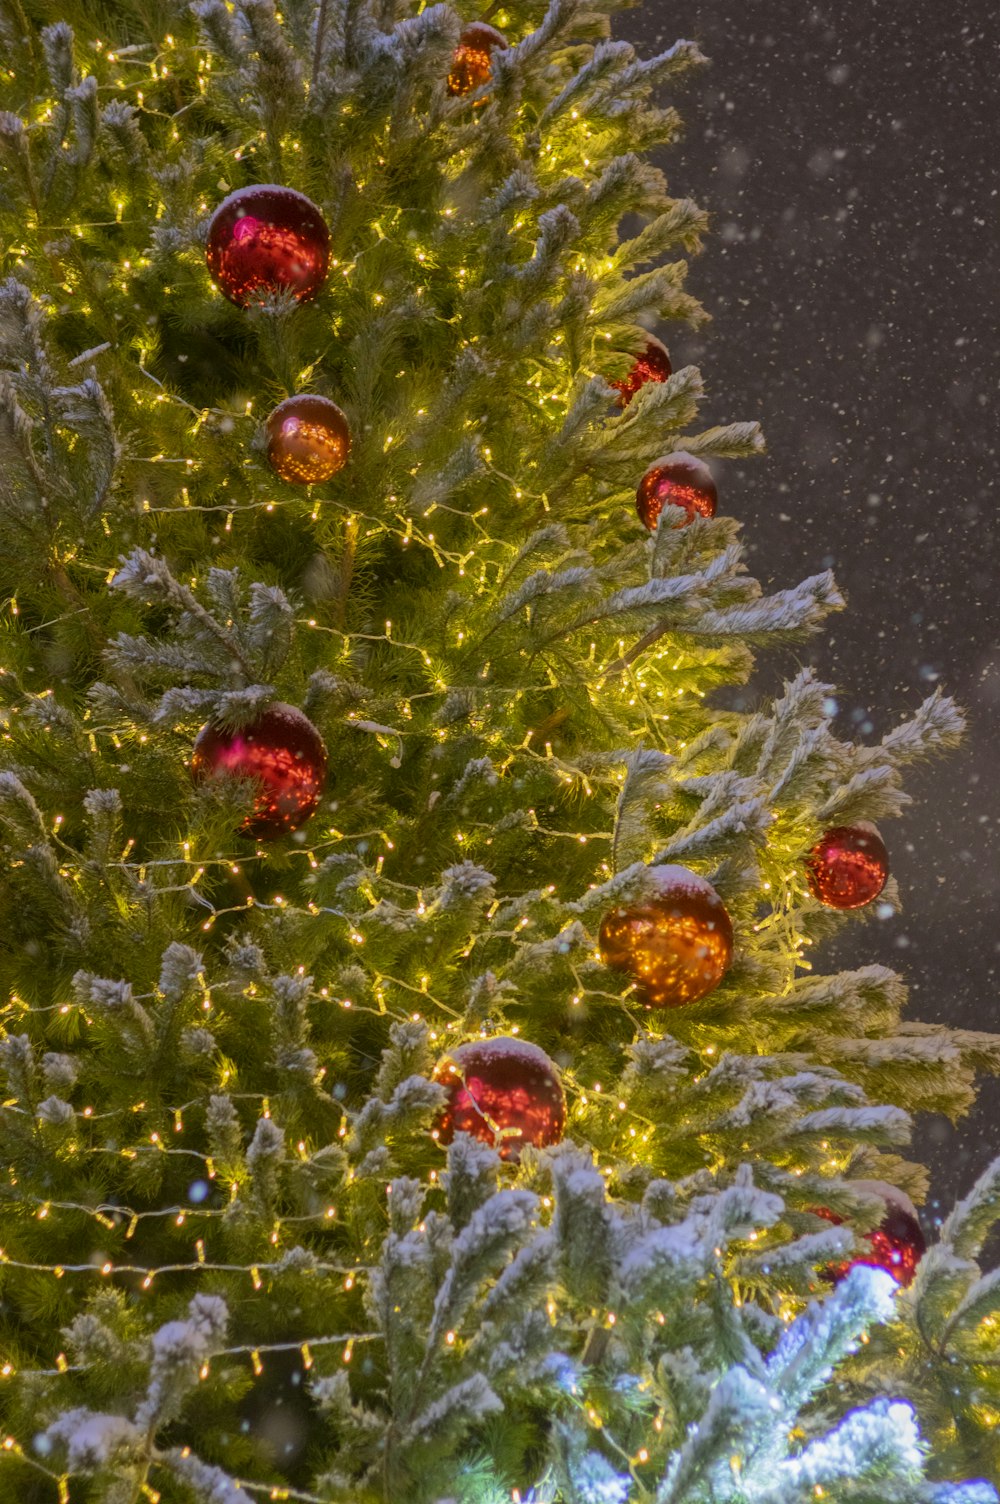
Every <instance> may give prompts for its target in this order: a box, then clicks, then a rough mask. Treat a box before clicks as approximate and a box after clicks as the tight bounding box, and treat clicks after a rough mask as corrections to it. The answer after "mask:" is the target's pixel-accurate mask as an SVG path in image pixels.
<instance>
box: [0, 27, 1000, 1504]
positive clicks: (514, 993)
mask: <svg viewBox="0 0 1000 1504" xmlns="http://www.w3.org/2000/svg"><path fill="white" fill-rule="evenodd" d="M73 3H74V9H73V11H72V13H68V12H67V10H66V6H65V4H64V3H63V0H60V3H59V4H58V6H57V7H56V8H55V9H54V10H52V11H51V13H50V11H49V9H48V8H47V4H46V0H0V37H2V55H3V62H2V65H0V85H2V103H3V105H4V113H2V114H0V147H2V156H0V162H2V168H0V170H2V185H3V187H2V195H0V230H2V245H3V267H2V271H3V277H4V280H3V282H2V285H0V461H2V463H0V604H2V611H0V623H2V628H0V630H2V638H0V704H2V715H0V726H2V732H3V740H2V745H0V894H2V912H3V917H4V923H3V929H2V935H0V1004H2V1007H3V1018H2V1028H3V1032H2V1039H0V1066H2V1071H3V1076H4V1082H5V1086H4V1100H3V1104H2V1107H0V1148H2V1158H3V1165H4V1168H3V1171H2V1172H0V1406H2V1421H0V1426H2V1430H0V1437H2V1446H0V1500H2V1501H18V1504H22V1501H23V1504H56V1501H70V1504H141V1501H144V1500H148V1501H152V1504H155V1501H162V1504H191V1501H198V1504H248V1501H251V1500H263V1499H294V1500H299V1501H304V1504H319V1501H323V1504H327V1501H331V1504H333V1501H345V1504H346V1501H348V1500H350V1501H352V1504H354V1501H372V1504H375V1501H385V1504H389V1501H392V1504H398V1501H399V1500H404V1499H405V1500H413V1501H414V1504H430V1501H434V1500H445V1499H447V1500H454V1501H456V1504H508V1501H513V1504H526V1501H528V1500H529V1499H532V1500H537V1501H539V1504H543V1501H544V1504H549V1501H556V1500H561V1501H566V1504H626V1501H635V1504H640V1501H643V1500H654V1499H655V1500H656V1504H709V1501H711V1504H727V1501H732V1504H737V1501H755V1504H779V1501H780V1504H793V1501H794V1504H800V1501H806V1500H814V1499H822V1498H824V1497H826V1498H831V1499H834V1500H836V1501H857V1504H861V1501H867V1504H871V1501H876V1500H877V1501H879V1504H886V1501H890V1504H902V1501H913V1504H916V1501H936V1504H986V1501H990V1500H995V1498H996V1495H995V1493H994V1491H993V1488H992V1486H991V1481H990V1480H993V1481H995V1480H996V1479H997V1477H998V1476H1000V1427H998V1422H1000V1343H998V1340H997V1333H998V1330H1000V1325H998V1324H1000V1277H998V1276H997V1275H996V1274H991V1273H986V1274H983V1273H982V1271H981V1269H980V1267H979V1265H978V1263H977V1259H978V1258H979V1256H980V1254H981V1250H982V1247H983V1244H984V1241H985V1239H986V1238H987V1236H988V1234H989V1232H990V1230H991V1228H992V1226H993V1224H994V1222H995V1220H997V1219H998V1218H1000V1167H997V1168H995V1169H994V1170H993V1171H992V1172H990V1173H988V1174H987V1175H986V1176H985V1177H984V1179H983V1180H982V1181H981V1182H980V1183H979V1185H978V1186H975V1187H971V1188H970V1187H964V1188H960V1190H964V1191H965V1192H966V1194H965V1196H964V1199H961V1200H959V1201H958V1204H957V1205H956V1206H955V1208H954V1210H953V1211H952V1212H951V1214H950V1216H949V1217H948V1218H947V1220H946V1221H945V1223H944V1225H943V1226H942V1227H941V1228H940V1229H938V1230H937V1231H936V1233H934V1232H931V1230H930V1229H928V1232H931V1237H930V1246H929V1247H928V1246H926V1244H925V1233H924V1231H922V1229H921V1225H920V1221H919V1217H918V1213H917V1209H916V1205H915V1203H919V1202H920V1201H921V1200H922V1198H923V1196H924V1194H925V1191H926V1176H925V1172H924V1171H923V1169H922V1168H921V1167H920V1166H919V1165H918V1164H916V1163H913V1162H911V1161H910V1160H908V1159H907V1158H906V1157H905V1150H906V1145H907V1143H908V1139H909V1134H910V1129H911V1118H912V1114H914V1113H915V1112H917V1111H933V1112H938V1113H946V1114H949V1115H951V1116H953V1117H954V1116H957V1115H959V1114H961V1112H962V1111H963V1110H964V1109H965V1108H966V1107H967V1106H968V1105H969V1103H970V1102H971V1100H972V1095H973V1090H974V1079H975V1074H976V1072H977V1071H991V1070H995V1069H996V1068H997V1067H998V1066H1000V1038H998V1037H996V1036H993V1035H987V1034H970V1033H968V1032H960V1031H954V1030H949V1029H946V1028H943V1027H939V1026H932V1025H929V1024H924V1023H921V1022H920V1021H918V1020H916V1019H914V1018H912V1017H910V1016H907V1017H905V1018H904V1004H905V991H904V986H903V983H902V981H901V980H900V978H898V977H897V976H896V975H894V974H893V973H891V972H890V971H888V970H887V969H885V968H884V967H881V966H877V965H870V966H864V967H862V968H860V969H858V970H854V971H848V972H840V973H836V972H834V973H832V974H830V973H829V972H826V971H824V970H823V965H822V945H821V942H823V941H824V940H825V939H827V938H828V937H830V936H832V935H834V934H835V933H836V932H837V931H838V930H839V929H840V927H841V926H842V925H843V924H845V923H854V922H858V921H859V920H860V921H864V920H866V919H871V918H872V917H877V916H880V915H881V916H883V917H884V915H885V914H887V913H889V912H891V910H892V909H893V907H894V906H895V905H896V904H897V902H898V894H897V891H896V888H895V885H894V882H893V879H892V878H891V877H890V876H889V862H890V855H889V849H888V846H889V845H891V833H892V829H893V827H892V826H891V824H890V822H891V821H892V819H893V817H895V816H897V815H899V814H900V813H901V811H902V810H903V808H904V806H905V804H906V799H907V796H906V795H905V794H904V793H903V792H902V788H901V775H902V771H903V770H904V768H905V767H906V765H907V764H909V763H911V762H913V761H914V760H915V759H918V758H921V757H923V756H925V755H926V754H929V753H932V752H935V751H937V750H939V749H943V748H947V747H949V746H951V745H952V744H953V743H954V742H955V741H956V740H957V738H958V735H959V733H960V730H961V716H960V713H959V711H958V710H957V709H956V707H955V706H954V705H953V704H952V703H951V702H950V701H949V700H948V699H947V698H944V697H943V696H942V695H940V694H935V695H934V696H933V697H932V698H931V699H929V700H928V701H927V702H926V703H925V704H923V705H922V706H920V707H919V708H918V709H917V710H916V713H915V715H914V717H913V719H912V720H910V721H909V722H907V723H906V724H903V725H901V726H899V727H898V729H896V730H894V731H892V732H891V733H890V734H889V735H887V736H886V737H885V738H884V739H883V741H882V742H881V743H880V744H879V745H857V744H851V743H849V742H845V741H844V740H842V739H840V737H839V735H838V734H837V732H836V730H835V727H834V719H835V716H836V705H835V703H834V700H833V697H832V691H831V689H830V687H829V686H827V685H825V684H824V683H822V682H820V681H819V680H818V679H817V678H816V677H815V676H814V675H813V673H812V672H811V671H810V670H808V669H799V670H798V671H796V666H795V663H794V659H793V657H792V653H791V652H790V651H789V649H788V645H789V644H795V643H797V642H800V641H801V640H802V639H803V638H804V637H806V636H807V635H808V634H810V633H816V632H819V631H821V630H822V628H823V624H824V621H825V620H826V618H827V616H828V613H829V612H831V611H834V610H836V609H838V608H839V607H840V606H841V605H842V601H841V599H840V596H839V594H838V592H837V588H836V585H835V583H834V581H833V579H832V578H831V576H830V575H829V574H819V575H816V576H815V577H813V578H811V579H808V580H806V581H804V582H803V583H802V584H800V585H797V586H793V587H792V588H780V589H777V590H774V591H773V592H771V593H766V592H765V591H764V589H763V588H762V587H761V586H760V585H759V584H758V583H757V582H756V581H755V580H754V579H752V578H751V577H750V576H749V575H748V574H747V573H746V572H745V570H744V567H743V564H742V562H741V557H742V556H741V548H740V543H739V531H740V530H739V524H738V522H737V521H736V520H735V517H734V516H733V515H731V512H735V513H738V512H739V497H738V494H736V493H737V492H738V486H737V485H736V483H735V481H734V480H733V479H732V470H731V469H728V470H727V466H726V464H725V462H726V461H727V460H733V459H740V460H742V459H747V458H749V457H751V456H753V455H755V454H757V453H758V452H760V451H761V450H762V447H763V443H762V438H761V435H760V434H759V432H758V430H757V428H756V426H755V425H753V424H749V423H739V422H734V423H732V424H730V425H728V426H725V427H715V428H708V429H705V428H704V427H703V426H701V425H700V424H699V420H698V406H699V400H700V397H701V394H702V383H701V377H700V375H699V373H698V371H697V370H695V369H693V368H690V367H685V368H683V369H680V370H677V371H672V369H671V361H670V356H669V353H668V347H667V345H665V344H664V343H662V342H661V339H660V338H659V337H658V335H659V336H662V337H663V338H664V339H667V340H669V338H670V333H671V325H672V323H674V322H675V321H687V322H688V323H698V322H699V321H700V320H701V319H702V318H703V316H704V315H703V313H702V310H701V308H700V307H699V305H698V303H697V302H696V301H695V299H694V298H693V297H692V296H691V295H690V294H689V293H688V292H686V291H685V288H684V278H685V271H686V263H685V260H684V257H685V255H686V254H688V253H692V252H694V251H695V250H697V249H698V246H699V242H700V238H701V236H702V233H703V231H704V230H705V216H704V215H703V213H702V212H701V211H700V210H699V209H698V208H697V207H696V206H695V205H694V204H693V203H692V202H690V201H688V200H687V199H682V198H681V199H679V198H674V197H672V196H671V195H670V193H669V192H668V188H667V184H666V181H665V179H664V177H663V175H662V173H661V172H660V170H659V169H657V168H654V167H653V166H652V165H650V163H649V162H648V160H646V157H645V155H644V154H645V153H647V152H648V151H649V150H651V149H652V148H654V147H659V146H662V145H665V144H669V142H670V141H671V140H672V139H673V138H674V136H675V135H676V133H677V131H678V128H679V121H678V117H677V115H676V113H675V111H674V108H673V105H672V103H671V101H672V100H673V98H674V94H675V92H676V91H677V90H678V89H679V88H681V87H682V85H683V78H684V75H685V73H686V72H687V71H688V70H690V69H693V68H695V67H697V66H698V65H699V64H700V63H701V61H702V59H701V57H700V55H699V52H698V49H697V47H696V46H694V45H693V44H691V43H688V42H679V43H677V44H676V45H675V46H674V47H671V48H670V49H669V50H668V51H667V52H665V53H663V54H662V55H660V56H657V57H653V58H649V59H642V58H640V57H638V56H637V55H636V53H635V51H634V50H633V48H632V47H631V46H630V45H628V44H627V43H625V42H623V41H620V40H614V39H612V36H611V21H612V19H613V15H614V12H615V11H616V10H617V9H619V8H620V7H619V3H618V0H552V3H551V4H550V5H549V7H548V9H547V10H546V9H544V8H543V6H542V5H541V4H540V3H537V0H511V3H509V4H507V5H506V6H505V8H503V9H497V8H496V7H495V6H494V7H491V8H490V10H489V11H488V13H487V14H486V15H485V16H474V15H472V14H465V15H461V14H459V13H458V12H457V11H456V10H455V9H454V8H453V7H452V6H451V5H447V4H437V5H432V6H427V7H424V6H423V5H418V4H416V3H412V0H318V4H317V3H314V0H285V3H283V5H282V8H281V11H280V12H279V11H278V10H276V9H275V7H274V5H273V3H272V0H196V3H195V4H194V5H193V6H191V7H187V6H184V5H180V4H174V3H171V0H152V3H151V4H148V5H140V4H138V3H129V0H121V3H116V4H115V5H113V6H111V7H103V6H99V5H97V4H96V3H95V4H93V5H92V6H89V7H88V5H87V4H86V3H85V0H80V3H75V0H73ZM774 566H775V571H776V573H779V574H780V560H776V561H774ZM757 648H765V649H768V650H779V654H780V655H779V658H778V662H779V664H780V665H782V666H784V668H785V671H786V673H787V682H786V683H785V686H784V689H783V690H782V692H781V693H780V694H779V696H778V697H777V698H776V699H767V698H766V697H764V696H763V695H761V696H759V698H758V702H757V706H758V708H757V709H755V710H753V711H746V710H743V709H738V708H734V707H735V701H734V699H733V697H732V695H731V694H730V696H729V698H728V699H727V697H726V696H727V691H728V690H730V689H731V687H732V686H737V685H745V684H746V683H747V681H748V680H749V679H750V676H751V673H752V671H753V666H754V657H753V654H754V650H755V649H757ZM887 843H888V845H887ZM958 1193H959V1191H958V1188H957V1189H956V1194H958Z"/></svg>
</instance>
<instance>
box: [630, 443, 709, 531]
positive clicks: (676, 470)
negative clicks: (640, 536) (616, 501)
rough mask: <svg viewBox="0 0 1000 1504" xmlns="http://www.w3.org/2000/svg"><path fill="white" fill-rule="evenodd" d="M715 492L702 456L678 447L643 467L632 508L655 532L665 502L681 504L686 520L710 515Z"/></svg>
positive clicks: (666, 504) (676, 505)
mask: <svg viewBox="0 0 1000 1504" xmlns="http://www.w3.org/2000/svg"><path fill="white" fill-rule="evenodd" d="M718 500H719V493H718V491H717V490H716V489H715V481H714V480H713V479H712V472H711V470H710V469H709V468H708V466H707V465H706V464H705V462H704V460H699V459H695V457H694V455H693V454H686V453H685V452H684V450H683V449H678V450H677V451H676V453H674V454H668V455H667V457H666V459H665V460H661V461H660V463H659V464H658V465H654V466H653V467H652V469H651V470H647V471H646V473H645V475H644V476H643V477H642V480H641V481H640V482H639V489H638V491H637V492H636V510H637V511H638V513H639V517H640V519H641V521H642V522H643V524H644V525H645V526H646V527H648V528H649V531H650V532H651V533H655V532H656V524H657V522H658V520H659V516H660V513H661V512H662V511H663V508H664V507H666V506H671V507H683V509H684V511H685V512H687V519H688V522H690V521H692V519H693V518H694V517H695V516H699V517H714V516H715V508H716V505H717V503H718Z"/></svg>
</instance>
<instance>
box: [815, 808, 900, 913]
mask: <svg viewBox="0 0 1000 1504" xmlns="http://www.w3.org/2000/svg"><path fill="white" fill-rule="evenodd" d="M806 874H807V876H808V879H809V886H810V888H811V889H812V891H813V895H814V897H816V898H818V899H819V901H820V903H825V904H826V906H827V908H830V909H861V908H864V906H865V904H866V903H871V902H872V900H873V899H876V898H877V897H878V896H879V894H880V893H881V891H882V889H883V888H884V887H885V885H886V880H887V879H888V876H889V853H888V851H886V849H885V842H884V841H883V840H882V837H881V836H880V835H879V833H878V831H877V830H876V829H875V827H874V825H868V824H859V825H837V826H835V827H834V829H833V830H828V831H827V832H826V834H825V835H824V836H823V838H822V839H821V840H819V841H817V842H816V845H815V846H814V847H813V849H812V851H810V853H809V855H808V856H807V857H806Z"/></svg>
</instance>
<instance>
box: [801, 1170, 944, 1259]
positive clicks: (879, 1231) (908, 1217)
mask: <svg viewBox="0 0 1000 1504" xmlns="http://www.w3.org/2000/svg"><path fill="white" fill-rule="evenodd" d="M851 1184H852V1185H853V1186H854V1187H855V1189H856V1190H859V1191H871V1192H872V1193H873V1195H876V1196H880V1197H881V1199H882V1200H883V1201H884V1202H885V1208H886V1212H885V1216H884V1217H883V1219H882V1221H881V1222H880V1223H879V1225H878V1227H876V1228H875V1230H874V1231H873V1232H866V1233H864V1234H863V1235H862V1236H863V1241H864V1242H865V1243H867V1245H868V1247H867V1248H864V1249H861V1250H860V1251H859V1252H858V1253H856V1254H854V1256H853V1257H852V1258H850V1259H847V1260H846V1261H845V1262H844V1263H842V1264H830V1265H829V1266H828V1267H827V1268H826V1269H825V1270H824V1271H823V1272H824V1274H825V1276H826V1278H827V1279H829V1280H831V1281H832V1282H833V1283H834V1284H838V1283H839V1281H840V1280H842V1279H843V1278H844V1276H845V1274H847V1272H848V1271H849V1270H851V1269H854V1268H856V1267H857V1265H858V1264H862V1265H864V1266H865V1267H866V1268H869V1269H884V1270H885V1271H886V1273H887V1274H891V1275H892V1277H893V1279H894V1280H895V1281H896V1283H897V1285H909V1284H912V1283H913V1277H914V1275H915V1274H916V1272H917V1265H918V1264H919V1263H920V1260H921V1259H922V1258H923V1256H924V1254H925V1253H926V1251H927V1240H926V1238H925V1237H924V1234H923V1229H922V1228H921V1226H920V1222H919V1220H918V1219H917V1209H916V1207H915V1206H914V1205H913V1202H912V1201H911V1200H910V1198H909V1196H907V1195H906V1193H905V1192H904V1191H901V1190H899V1189H898V1187H897V1186H894V1185H888V1184H887V1183H886V1182H885V1181H884V1180H854V1181H852V1182H851ZM816 1215H817V1216H818V1217H823V1218H825V1220H826V1221H827V1222H834V1223H836V1224H837V1225H838V1226H839V1225H840V1223H841V1222H842V1221H843V1218H841V1217H838V1216H837V1215H836V1213H835V1212H831V1211H829V1210H828V1209H827V1208H826V1207H817V1208H816Z"/></svg>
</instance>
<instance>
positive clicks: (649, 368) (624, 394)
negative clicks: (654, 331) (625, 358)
mask: <svg viewBox="0 0 1000 1504" xmlns="http://www.w3.org/2000/svg"><path fill="white" fill-rule="evenodd" d="M672 371H673V366H672V365H671V364H670V356H669V355H668V354H667V347H666V345H664V344H661V342H660V341H659V340H658V339H656V338H654V336H653V335H650V337H649V343H648V344H647V346H646V348H645V350H643V352H642V354H641V355H637V356H636V358H635V364H634V365H633V366H632V369H631V370H630V371H629V372H628V375H626V376H623V377H622V378H621V380H620V381H612V382H611V385H612V386H613V387H614V388H615V391H616V392H618V394H619V396H618V406H619V407H628V405H629V403H630V402H631V401H632V398H633V397H634V396H635V394H636V392H638V391H641V389H642V388H643V387H644V386H645V385H646V383H647V382H648V381H666V379H667V377H668V376H669V375H670V374H671V372H672Z"/></svg>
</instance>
